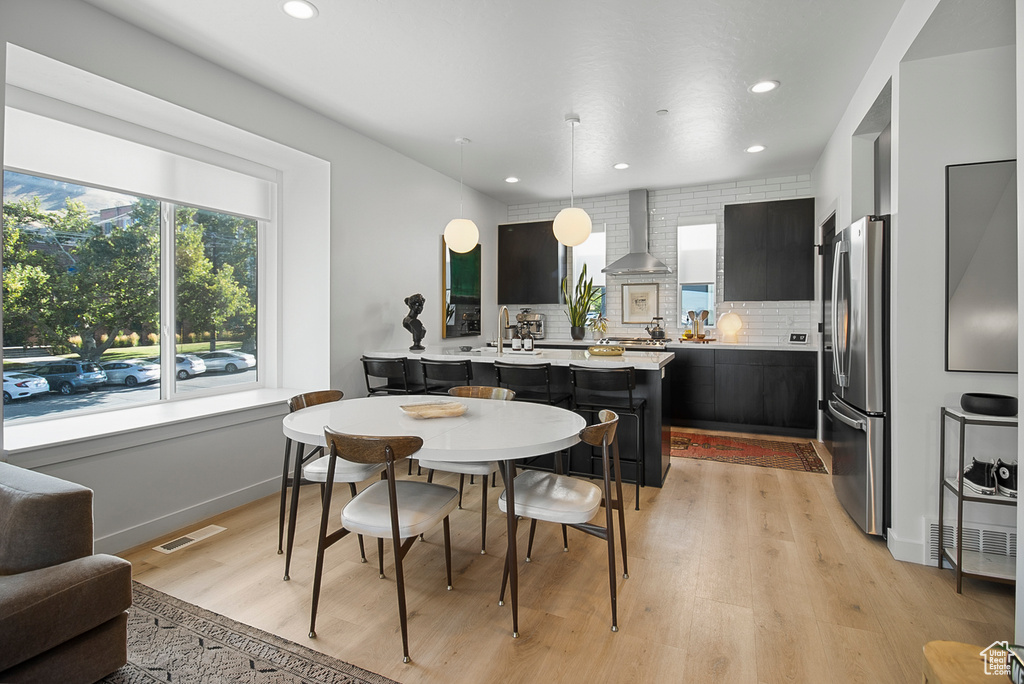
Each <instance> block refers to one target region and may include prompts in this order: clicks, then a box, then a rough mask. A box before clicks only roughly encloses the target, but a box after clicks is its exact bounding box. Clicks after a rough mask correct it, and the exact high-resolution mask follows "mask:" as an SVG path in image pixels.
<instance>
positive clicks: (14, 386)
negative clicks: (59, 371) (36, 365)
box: [4, 371, 50, 404]
mask: <svg viewBox="0 0 1024 684" xmlns="http://www.w3.org/2000/svg"><path fill="white" fill-rule="evenodd" d="M49 391H50V383H48V382H46V378H41V377H39V376H38V375H32V374H31V373H21V372H18V371H6V372H4V403H5V404H6V403H8V402H10V401H14V400H15V399H25V398H27V397H31V396H32V395H34V394H45V393H46V392H49Z"/></svg>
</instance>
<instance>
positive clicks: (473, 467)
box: [419, 385, 516, 554]
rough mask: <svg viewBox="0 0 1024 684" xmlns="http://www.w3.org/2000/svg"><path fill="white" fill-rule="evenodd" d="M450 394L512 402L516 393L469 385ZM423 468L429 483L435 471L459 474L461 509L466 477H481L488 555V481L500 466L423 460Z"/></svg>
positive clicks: (482, 548) (483, 533)
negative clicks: (425, 470)
mask: <svg viewBox="0 0 1024 684" xmlns="http://www.w3.org/2000/svg"><path fill="white" fill-rule="evenodd" d="M448 394H449V395H450V396H453V397H473V398H477V399H496V400H499V401H512V400H513V399H515V398H516V393H515V392H513V391H512V390H510V389H507V388H505V387H485V386H481V385H467V386H460V387H452V388H451V389H449V390H448ZM419 464H420V467H421V468H426V469H427V482H433V481H434V471H435V470H440V471H442V472H446V473H458V474H459V508H462V488H463V485H464V484H465V482H466V475H470V476H479V477H480V484H481V485H482V487H481V489H480V501H481V503H480V553H481V554H484V553H487V480H488V478H491V477H493V476H494V474H495V473H497V472H498V464H497V463H496V462H494V461H472V462H466V463H460V462H455V461H432V460H429V459H427V460H423V459H421V460H420V462H419Z"/></svg>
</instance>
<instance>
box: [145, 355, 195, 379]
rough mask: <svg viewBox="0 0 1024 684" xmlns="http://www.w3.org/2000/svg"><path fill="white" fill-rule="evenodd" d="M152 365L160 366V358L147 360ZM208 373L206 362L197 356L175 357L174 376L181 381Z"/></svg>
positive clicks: (155, 357)
mask: <svg viewBox="0 0 1024 684" xmlns="http://www.w3.org/2000/svg"><path fill="white" fill-rule="evenodd" d="M146 360H147V361H149V362H151V363H155V364H156V365H158V366H159V365H160V357H159V356H154V357H152V358H149V359H146ZM205 372H206V362H204V361H203V360H202V359H201V358H199V357H198V356H196V355H195V354H176V355H175V356H174V374H175V375H176V376H177V378H178V379H179V380H188V379H189V378H191V377H192V376H194V375H199V374H201V373H205Z"/></svg>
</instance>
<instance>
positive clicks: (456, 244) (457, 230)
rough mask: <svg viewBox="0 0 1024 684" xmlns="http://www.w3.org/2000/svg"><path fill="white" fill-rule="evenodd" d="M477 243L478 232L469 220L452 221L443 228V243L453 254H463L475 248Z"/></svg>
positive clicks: (478, 239) (478, 238)
mask: <svg viewBox="0 0 1024 684" xmlns="http://www.w3.org/2000/svg"><path fill="white" fill-rule="evenodd" d="M479 241H480V230H479V229H478V228H477V227H476V224H475V223H473V222H472V221H470V220H469V219H465V218H457V219H452V220H451V221H449V222H448V225H447V226H445V227H444V243H445V244H446V245H448V249H450V250H452V251H453V252H458V253H459V254H465V253H466V252H468V251H470V250H472V249H473V248H474V247H476V245H477V243H478V242H479Z"/></svg>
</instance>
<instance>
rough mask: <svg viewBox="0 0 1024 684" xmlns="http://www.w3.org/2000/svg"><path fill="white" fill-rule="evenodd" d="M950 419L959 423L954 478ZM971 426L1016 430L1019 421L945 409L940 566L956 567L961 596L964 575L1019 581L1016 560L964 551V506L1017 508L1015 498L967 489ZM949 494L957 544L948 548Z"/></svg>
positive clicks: (940, 472) (957, 590)
mask: <svg viewBox="0 0 1024 684" xmlns="http://www.w3.org/2000/svg"><path fill="white" fill-rule="evenodd" d="M950 420H952V421H954V422H956V423H959V424H960V430H959V432H960V438H959V440H958V441H959V448H958V457H957V470H956V472H955V473H954V474H953V475H952V476H950V475H949V474H948V473H947V472H946V426H947V421H950ZM968 426H979V427H996V428H1013V429H1014V430H1016V429H1017V418H1016V417H1013V418H1004V417H1001V416H985V415H981V414H979V413H968V412H966V411H964V410H962V409H960V408H953V407H949V406H943V407H942V419H941V421H940V430H941V435H940V437H939V480H940V481H939V529H938V532H939V549H940V552H939V567H940V568H941V567H942V561H943V560H945V561H947V562H948V563H950V565H952V566H953V571H954V572H955V573H956V593H958V594H959V593H961V587H962V583H963V578H964V577H965V576H966V577H975V578H979V579H986V580H993V581H996V582H1004V583H1006V584H1015V583H1016V578H1017V562H1016V558H1014V557H1012V556H1003V555H1000V554H995V553H979V552H977V551H965V550H964V549H963V543H962V540H963V534H962V533H963V524H964V504H965V503H979V504H991V505H994V506H1016V505H1017V499H1015V498H1012V497H1008V496H1002V495H1000V494H978V493H976V492H972V491H971V490H970V489H966V490H965V489H964V484H963V478H962V477H960V476H959V475H960V474H961V473H963V472H964V459H965V455H964V454H965V450H966V449H965V447H966V443H967V428H968ZM986 460H987V459H986ZM1019 486H1020V485H1019V483H1018V487H1019ZM947 495H952V496H953V498H954V500H955V503H956V528H955V529H956V534H955V538H956V542H955V544H953V545H951V546H947V545H946V543H945V541H944V540H943V530H944V527H945V520H944V518H943V515H944V513H945V511H944V504H945V500H946V496H947Z"/></svg>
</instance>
